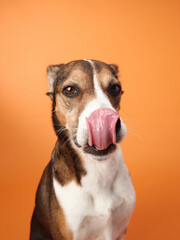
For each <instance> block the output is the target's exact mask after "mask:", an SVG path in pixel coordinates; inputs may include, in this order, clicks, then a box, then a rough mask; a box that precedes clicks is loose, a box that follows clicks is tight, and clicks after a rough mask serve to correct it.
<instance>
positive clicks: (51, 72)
mask: <svg viewBox="0 0 180 240" xmlns="http://www.w3.org/2000/svg"><path fill="white" fill-rule="evenodd" d="M62 66H64V64H59V65H50V66H49V67H48V68H47V74H48V82H49V91H48V92H47V93H46V94H47V95H48V96H49V97H50V98H51V100H53V92H54V82H55V81H56V78H57V73H58V71H59V69H60V68H61V67H62Z"/></svg>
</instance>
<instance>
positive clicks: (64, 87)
mask: <svg viewBox="0 0 180 240" xmlns="http://www.w3.org/2000/svg"><path fill="white" fill-rule="evenodd" d="M47 71H48V80H49V91H48V93H47V95H49V96H50V97H51V99H52V101H53V111H52V118H53V124H54V129H55V132H56V134H57V136H58V138H59V140H60V141H61V142H62V144H63V143H65V144H72V145H73V146H74V147H75V148H77V149H79V150H80V151H82V152H83V153H87V154H90V155H93V157H94V158H97V159H103V157H105V156H107V155H109V154H110V153H112V152H114V150H115V149H116V144H117V143H118V142H120V141H121V140H122V138H123V137H124V136H125V134H126V127H125V125H124V123H123V122H122V119H121V118H120V117H119V114H118V111H119V109H120V100H121V95H122V93H123V91H122V89H121V84H120V82H119V80H118V67H117V66H116V65H114V64H106V63H104V62H100V61H94V60H93V61H92V60H78V61H73V62H70V63H67V64H60V65H51V66H49V67H48V69H47Z"/></svg>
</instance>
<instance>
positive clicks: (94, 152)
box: [83, 144, 116, 161]
mask: <svg viewBox="0 0 180 240" xmlns="http://www.w3.org/2000/svg"><path fill="white" fill-rule="evenodd" d="M115 150H116V145H115V144H110V145H109V146H108V147H107V148H106V149H103V150H98V149H97V148H96V147H95V146H90V145H89V144H87V145H85V146H84V147H83V152H84V153H86V154H90V155H91V156H92V157H93V158H94V159H97V160H99V161H102V160H106V159H107V158H108V157H109V156H110V155H111V154H112V153H113V152H114V151H115Z"/></svg>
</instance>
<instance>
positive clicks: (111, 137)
mask: <svg viewBox="0 0 180 240" xmlns="http://www.w3.org/2000/svg"><path fill="white" fill-rule="evenodd" d="M86 123H87V128H88V144H89V146H94V147H95V148H96V149H97V150H105V149H107V148H108V147H109V146H110V145H111V144H116V143H117V141H118V140H117V134H118V133H119V131H120V128H121V121H120V117H119V114H118V113H117V112H116V111H114V110H112V109H110V108H100V109H97V110H95V111H94V112H92V113H91V115H90V117H89V118H86Z"/></svg>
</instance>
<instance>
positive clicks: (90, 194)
mask: <svg viewBox="0 0 180 240" xmlns="http://www.w3.org/2000/svg"><path fill="white" fill-rule="evenodd" d="M47 73H48V81H49V91H48V93H47V95H48V96H49V97H50V98H51V100H52V121H53V126H54V130H55V133H56V135H57V137H58V139H57V142H56V145H55V147H54V150H53V152H52V156H51V160H50V162H49V164H48V165H47V167H46V168H45V170H44V172H43V175H42V178H41V180H40V183H39V186H38V189H37V193H36V201H35V208H34V212H33V216H32V219H31V231H30V240H124V239H125V234H126V228H127V225H128V223H129V220H130V218H131V215H132V212H133V210H134V207H135V191H134V188H133V185H132V182H131V177H130V174H129V172H128V169H127V167H126V165H125V163H124V160H123V155H122V151H121V148H120V146H119V142H120V141H122V139H123V138H124V136H125V135H126V126H125V124H124V123H123V121H122V119H121V118H120V116H119V114H118V112H119V110H120V100H121V95H122V94H123V91H122V88H121V83H120V81H119V80H118V66H117V65H115V64H106V63H104V62H101V61H96V60H86V59H85V60H77V61H72V62H69V63H67V64H59V65H51V66H49V67H48V68H47Z"/></svg>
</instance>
